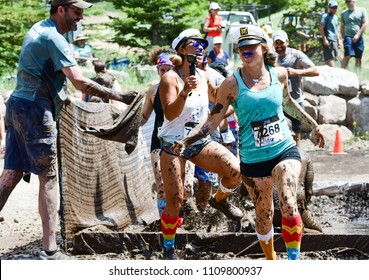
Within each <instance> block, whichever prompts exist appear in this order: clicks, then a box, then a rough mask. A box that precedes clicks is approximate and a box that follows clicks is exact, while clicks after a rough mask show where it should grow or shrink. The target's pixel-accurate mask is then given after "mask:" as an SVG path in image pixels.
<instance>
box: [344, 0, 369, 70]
mask: <svg viewBox="0 0 369 280" xmlns="http://www.w3.org/2000/svg"><path fill="white" fill-rule="evenodd" d="M346 5H347V9H346V10H344V11H343V12H342V14H341V36H342V38H343V47H344V50H345V56H344V58H343V59H342V62H341V67H342V68H344V69H346V67H347V65H348V63H349V61H350V58H351V57H355V67H356V68H361V58H362V56H363V52H364V49H365V45H364V37H363V35H364V32H365V30H366V28H367V26H368V15H367V12H366V10H365V9H364V8H361V7H357V6H356V1H355V0H346Z"/></svg>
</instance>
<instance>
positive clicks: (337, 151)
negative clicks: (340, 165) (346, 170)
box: [331, 129, 347, 155]
mask: <svg viewBox="0 0 369 280" xmlns="http://www.w3.org/2000/svg"><path fill="white" fill-rule="evenodd" d="M344 154H347V153H345V152H344V151H343V143H342V140H341V134H340V131H339V130H338V129H337V130H336V139H335V140H334V146H333V153H331V155H344Z"/></svg>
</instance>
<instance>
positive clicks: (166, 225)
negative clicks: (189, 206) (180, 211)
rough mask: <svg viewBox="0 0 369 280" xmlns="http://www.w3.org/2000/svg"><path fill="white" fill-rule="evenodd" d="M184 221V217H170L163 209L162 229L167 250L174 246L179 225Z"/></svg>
mask: <svg viewBox="0 0 369 280" xmlns="http://www.w3.org/2000/svg"><path fill="white" fill-rule="evenodd" d="M182 221H183V219H182V218H179V217H178V216H175V217H168V216H167V215H166V214H165V212H164V211H163V214H162V215H161V231H162V233H163V243H164V244H163V245H164V248H165V250H166V251H169V250H170V249H172V248H174V239H175V236H176V232H177V227H180V226H181V225H182Z"/></svg>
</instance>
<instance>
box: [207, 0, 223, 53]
mask: <svg viewBox="0 0 369 280" xmlns="http://www.w3.org/2000/svg"><path fill="white" fill-rule="evenodd" d="M220 9H221V8H220V6H219V4H218V3H216V2H211V3H210V5H209V14H208V15H207V16H206V18H205V23H204V26H203V31H204V32H206V40H207V41H208V42H209V45H208V47H207V50H212V49H213V44H214V43H213V40H214V38H215V37H219V36H222V17H221V16H220V15H218V12H219V11H220Z"/></svg>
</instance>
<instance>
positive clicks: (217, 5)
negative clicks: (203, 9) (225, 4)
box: [209, 2, 221, 11]
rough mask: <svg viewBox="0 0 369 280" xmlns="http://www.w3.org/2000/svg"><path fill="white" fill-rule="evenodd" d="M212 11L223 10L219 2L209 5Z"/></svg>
mask: <svg viewBox="0 0 369 280" xmlns="http://www.w3.org/2000/svg"><path fill="white" fill-rule="evenodd" d="M210 10H221V8H220V6H219V4H218V3H217V2H211V3H210V5H209V11H210Z"/></svg>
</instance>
